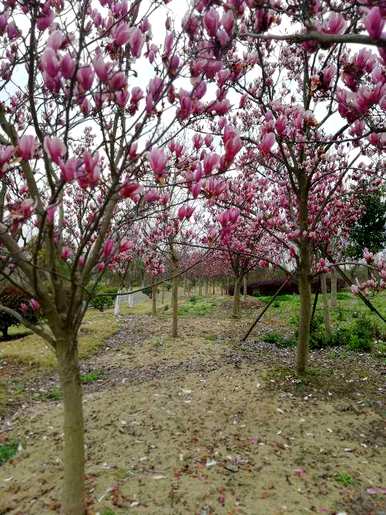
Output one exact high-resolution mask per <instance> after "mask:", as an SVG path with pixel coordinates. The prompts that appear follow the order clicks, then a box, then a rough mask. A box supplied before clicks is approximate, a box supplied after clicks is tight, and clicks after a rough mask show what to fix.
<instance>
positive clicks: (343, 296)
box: [336, 291, 352, 300]
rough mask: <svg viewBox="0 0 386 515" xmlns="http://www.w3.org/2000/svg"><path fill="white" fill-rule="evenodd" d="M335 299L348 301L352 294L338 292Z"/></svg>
mask: <svg viewBox="0 0 386 515" xmlns="http://www.w3.org/2000/svg"><path fill="white" fill-rule="evenodd" d="M336 298H337V299H338V300H348V299H352V294H351V293H347V292H345V291H340V292H338V293H337V294H336Z"/></svg>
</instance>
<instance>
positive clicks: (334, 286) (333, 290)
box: [330, 267, 338, 308]
mask: <svg viewBox="0 0 386 515" xmlns="http://www.w3.org/2000/svg"><path fill="white" fill-rule="evenodd" d="M330 277H331V307H332V308H336V306H337V291H338V275H337V273H336V269H335V267H334V268H333V269H332V270H331V276H330Z"/></svg>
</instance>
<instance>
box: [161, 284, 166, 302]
mask: <svg viewBox="0 0 386 515" xmlns="http://www.w3.org/2000/svg"><path fill="white" fill-rule="evenodd" d="M160 288H161V304H162V305H163V304H164V303H165V285H164V284H163V285H162V286H161V287H160Z"/></svg>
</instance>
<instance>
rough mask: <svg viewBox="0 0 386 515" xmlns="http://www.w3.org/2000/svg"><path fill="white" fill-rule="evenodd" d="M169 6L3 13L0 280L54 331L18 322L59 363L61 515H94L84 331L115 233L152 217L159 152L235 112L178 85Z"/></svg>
mask: <svg viewBox="0 0 386 515" xmlns="http://www.w3.org/2000/svg"><path fill="white" fill-rule="evenodd" d="M167 3H168V2H167V1H166V0H165V1H164V2H163V1H159V0H152V1H150V0H149V1H141V0H136V1H134V2H131V3H130V5H129V4H128V3H126V2H122V3H118V2H113V1H108V0H107V1H104V0H103V1H102V0H101V2H100V3H92V4H91V3H90V2H88V1H86V2H75V3H73V2H67V1H63V2H59V3H58V2H50V1H49V2H46V3H43V4H39V3H31V4H28V5H27V4H18V3H15V2H11V1H10V2H5V3H3V6H4V7H3V12H2V13H1V14H0V33H1V36H2V39H1V68H0V76H1V79H2V82H1V92H2V93H1V94H2V103H1V105H0V129H1V133H0V143H1V148H0V174H1V195H0V202H1V205H0V244H1V248H0V251H1V258H2V261H1V274H2V275H3V276H4V277H6V278H7V281H8V282H10V283H13V284H14V285H15V286H17V287H18V288H20V289H21V290H23V291H24V292H25V293H26V294H27V295H28V296H29V297H30V298H32V299H33V300H32V301H31V306H32V307H33V309H35V310H36V311H40V313H41V314H42V315H43V316H44V318H45V319H46V320H47V325H46V326H38V325H37V326H31V325H30V324H29V323H28V320H27V318H23V317H22V316H21V315H20V313H19V312H17V311H13V310H10V311H11V312H10V314H11V315H13V316H15V317H16V318H17V319H18V320H20V321H22V322H23V323H24V324H25V325H27V326H29V327H31V329H32V330H33V331H34V332H36V333H37V334H39V335H40V336H41V337H43V338H44V339H45V340H46V341H47V342H48V343H49V344H50V346H51V347H52V349H53V351H54V352H55V354H56V356H57V360H58V367H59V376H60V383H61V387H62V389H63V399H64V489H63V498H62V511H63V513H65V514H66V515H69V514H71V515H77V514H83V513H84V512H85V506H84V441H83V439H84V437H83V414H82V394H81V387H80V379H79V366H78V339H77V336H78V331H79V327H80V324H81V322H82V319H83V317H84V314H85V311H86V309H87V305H88V302H89V300H90V298H91V297H92V295H93V292H94V291H95V289H96V286H97V283H98V281H100V279H101V278H102V277H103V274H104V272H105V271H106V270H107V269H109V268H110V267H111V266H114V265H115V264H116V263H114V260H115V259H116V256H117V255H119V254H121V255H122V254H125V253H128V255H127V256H126V261H127V260H129V259H130V256H129V254H130V252H131V250H132V243H131V242H130V241H129V240H125V239H122V238H121V237H120V236H119V235H120V234H121V232H120V231H117V230H116V228H117V225H118V226H119V225H120V224H121V225H126V226H127V224H128V223H134V222H135V220H138V219H143V218H144V217H146V216H147V213H148V212H149V211H150V212H151V210H152V206H151V203H150V199H151V193H149V195H148V196H146V193H148V191H147V190H148V188H151V185H152V184H153V183H154V182H156V184H157V185H159V184H161V183H162V182H163V181H164V180H165V176H167V164H168V163H167V162H168V157H169V156H168V154H167V153H165V151H164V149H163V146H164V144H166V143H167V142H168V141H169V140H170V139H171V137H173V136H174V135H176V134H177V133H178V132H179V131H181V130H182V129H183V128H184V127H185V126H186V125H187V124H188V123H189V121H190V119H193V118H196V117H200V116H204V115H206V114H209V115H210V116H211V117H213V115H215V114H216V112H217V111H221V113H223V112H224V108H225V109H227V108H228V103H227V102H226V101H225V99H224V98H222V99H220V100H219V99H218V98H214V99H213V98H212V99H210V98H209V97H210V94H209V92H208V93H206V85H205V82H202V83H200V82H197V81H195V82H194V83H193V84H191V83H189V81H188V82H187V83H186V81H184V79H181V81H182V82H183V83H184V86H185V87H184V88H182V87H181V86H180V85H178V86H177V82H178V81H179V80H180V78H181V77H182V76H183V75H184V76H185V75H186V73H185V72H186V70H187V67H186V62H187V59H186V60H185V61H184V58H183V52H182V51H181V45H182V43H183V41H182V38H181V34H180V33H176V31H175V29H174V26H173V22H172V19H171V17H170V16H169V13H168V12H167V11H166V8H165V5H164V4H167ZM154 19H156V21H157V34H156V36H157V39H154V37H153V36H154V33H152V23H153V20H154ZM160 19H164V20H165V24H164V26H163V27H162V26H161V25H160V24H159V20H160ZM160 41H162V43H160ZM207 98H209V100H206V99H207ZM149 152H150V156H149V159H148V153H149ZM145 163H146V165H145ZM149 163H150V168H149ZM149 170H151V172H152V173H151V176H150V177H149ZM113 222H114V223H113ZM113 226H114V227H113ZM1 309H2V310H6V309H7V308H5V307H1ZM8 311H9V310H8Z"/></svg>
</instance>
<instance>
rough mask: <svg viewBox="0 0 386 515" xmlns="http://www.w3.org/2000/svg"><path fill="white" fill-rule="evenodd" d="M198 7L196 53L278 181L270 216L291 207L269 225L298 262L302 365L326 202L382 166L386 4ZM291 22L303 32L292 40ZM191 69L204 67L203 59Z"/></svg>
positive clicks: (261, 167)
mask: <svg viewBox="0 0 386 515" xmlns="http://www.w3.org/2000/svg"><path fill="white" fill-rule="evenodd" d="M195 8H196V9H195V12H194V13H193V15H192V16H191V17H190V18H189V19H188V20H187V22H186V26H187V30H188V32H189V35H190V38H191V43H192V44H191V52H192V55H193V56H195V57H196V58H198V57H199V56H201V57H202V58H209V56H210V57H211V58H212V60H213V66H214V65H215V64H214V63H216V65H217V67H218V68H219V70H221V72H219V73H222V78H223V84H224V88H227V87H232V88H234V89H235V90H236V91H238V92H239V93H240V94H241V95H242V97H241V100H240V107H241V108H243V109H244V111H243V113H242V114H241V115H238V118H239V119H240V123H239V128H240V131H242V133H243V137H244V139H245V141H247V142H248V144H249V154H250V157H249V162H250V166H252V167H253V168H254V169H255V171H256V173H261V174H264V176H265V177H266V178H267V180H268V181H269V182H270V183H271V184H272V186H271V185H270V186H269V188H270V189H271V192H272V203H271V204H272V209H271V210H272V211H273V213H275V212H276V213H277V212H278V206H281V207H282V209H283V210H284V211H285V214H284V215H277V216H274V214H273V215H272V216H270V217H269V219H267V221H266V226H267V230H269V231H270V232H271V233H272V234H274V236H276V237H277V236H278V233H279V236H281V239H282V240H283V242H284V244H285V245H286V247H287V249H288V250H289V252H290V253H291V255H292V257H293V259H294V261H295V262H296V268H297V273H298V282H299V291H300V325H299V343H298V352H297V369H298V371H299V372H304V370H305V367H306V363H307V352H308V347H309V338H310V319H311V279H312V271H313V267H314V265H315V257H316V255H315V252H314V249H315V248H316V247H317V246H318V238H319V234H321V233H322V234H327V235H329V236H331V233H332V234H333V233H334V227H335V225H336V224H338V223H339V219H335V217H334V213H335V212H336V210H335V209H330V208H331V205H332V204H333V203H334V202H338V200H339V193H340V189H341V188H346V187H348V186H347V184H348V183H350V182H351V181H355V176H356V175H361V174H368V175H369V178H370V180H372V179H373V178H374V177H375V176H377V175H380V174H382V173H383V171H384V166H382V158H381V156H380V154H381V152H382V149H384V145H385V127H384V121H383V120H384V116H382V112H384V110H385V99H386V96H385V88H386V86H385V62H386V49H385V46H386V42H385V40H384V39H383V36H382V30H383V26H384V22H385V8H384V7H380V6H373V2H371V1H369V2H366V1H363V2H355V3H352V2H345V1H341V2H336V5H334V8H333V9H332V7H331V5H330V2H327V1H319V2H309V3H304V2H296V1H294V2H292V3H290V4H287V3H286V4H284V3H281V2H268V3H267V4H266V5H261V4H260V2H256V1H255V0H248V1H243V0H232V1H227V2H225V1H224V2H217V1H216V2H211V1H207V0H201V1H198V2H196V3H195ZM289 25H290V26H291V27H295V30H296V28H297V29H298V33H297V34H295V35H293V34H291V35H288V32H287V31H286V27H288V26H289ZM275 27H276V31H277V32H278V33H276V34H274V28H275ZM271 32H272V33H271ZM348 43H364V44H368V45H369V47H370V46H373V48H374V49H373V50H370V49H369V48H362V49H360V48H358V47H352V46H350V45H349V44H348ZM377 47H378V49H377ZM194 72H196V73H197V74H198V75H199V74H200V73H202V69H201V68H200V66H199V65H197V63H196V62H195V68H194ZM336 155H338V159H337V158H336ZM369 161H373V166H371V163H369ZM324 183H328V186H324ZM352 187H354V185H353V186H352ZM319 188H322V192H323V199H322V200H321V199H320V195H319V196H318V193H317V192H318V189H319ZM324 221H328V225H327V227H324V223H323V222H324ZM318 227H319V228H318ZM280 233H281V234H280ZM283 236H284V238H283Z"/></svg>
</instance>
